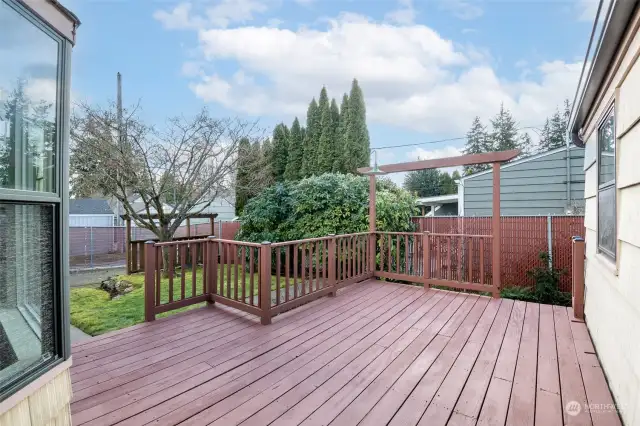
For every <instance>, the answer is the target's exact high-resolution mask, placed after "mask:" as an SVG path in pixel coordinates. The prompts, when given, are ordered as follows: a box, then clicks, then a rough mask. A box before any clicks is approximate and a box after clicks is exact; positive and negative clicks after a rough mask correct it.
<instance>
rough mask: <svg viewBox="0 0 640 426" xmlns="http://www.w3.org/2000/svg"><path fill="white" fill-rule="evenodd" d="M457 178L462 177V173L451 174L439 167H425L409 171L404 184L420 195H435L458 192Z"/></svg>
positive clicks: (408, 189)
mask: <svg viewBox="0 0 640 426" xmlns="http://www.w3.org/2000/svg"><path fill="white" fill-rule="evenodd" d="M456 179H460V173H458V172H457V171H455V172H454V174H453V175H449V173H447V172H441V171H439V170H438V169H424V170H417V171H413V172H409V173H407V175H406V176H405V178H404V184H403V186H404V188H405V189H406V190H407V191H409V192H412V193H414V194H416V195H417V196H418V197H434V196H438V195H447V194H456V193H457V192H458V185H457V184H456V182H455V180H456Z"/></svg>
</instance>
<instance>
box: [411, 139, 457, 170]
mask: <svg viewBox="0 0 640 426" xmlns="http://www.w3.org/2000/svg"><path fill="white" fill-rule="evenodd" d="M462 154H463V152H462V149H461V148H458V147H455V146H452V145H447V146H445V147H443V148H436V149H433V150H427V149H424V148H415V149H414V150H412V151H410V152H409V153H408V154H407V157H408V158H409V160H410V161H416V160H433V159H435V158H444V157H457V156H458V155H462ZM440 170H442V171H445V172H447V173H449V174H451V173H453V172H454V171H455V170H457V171H458V172H460V173H462V167H445V168H442V169H440Z"/></svg>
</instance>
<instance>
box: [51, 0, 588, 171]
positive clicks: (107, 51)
mask: <svg viewBox="0 0 640 426" xmlns="http://www.w3.org/2000/svg"><path fill="white" fill-rule="evenodd" d="M63 3H64V4H65V6H67V7H69V8H70V9H71V10H72V11H73V12H74V13H76V14H77V15H78V17H79V18H80V20H81V21H82V25H81V27H80V28H79V29H78V32H77V45H76V47H75V48H74V52H73V65H72V93H73V98H74V99H76V100H86V101H88V102H90V103H96V104H102V105H105V104H106V103H107V102H108V101H113V100H114V99H115V95H116V73H117V72H121V73H122V75H123V98H124V104H125V106H126V105H132V104H135V103H137V102H140V105H141V108H142V110H141V115H142V118H144V119H145V120H147V121H148V122H150V123H153V124H155V125H157V126H159V127H162V126H163V125H164V123H165V120H166V118H168V117H171V116H175V115H191V114H194V113H196V112H197V111H199V110H200V109H201V108H202V107H203V106H206V107H208V108H209V110H210V111H211V113H212V114H214V115H216V116H219V117H230V116H233V117H235V116H238V117H242V118H245V119H247V120H252V121H254V120H257V121H258V123H259V126H260V127H261V128H263V129H265V131H266V132H270V131H271V129H272V128H273V126H274V125H275V124H276V123H278V122H281V121H282V122H284V123H287V124H290V123H291V122H292V121H293V118H294V117H295V116H298V117H299V118H300V119H301V120H303V121H304V118H305V116H306V110H307V106H308V103H309V101H310V100H311V98H312V97H314V96H315V97H316V98H317V97H318V94H319V92H320V89H321V87H322V86H323V85H324V86H326V87H327V90H328V92H329V96H330V97H335V98H336V100H337V101H338V104H340V98H341V97H342V94H343V93H344V92H346V91H348V90H349V87H350V85H351V81H352V79H353V78H357V79H358V81H359V83H360V86H361V87H362V90H363V92H364V96H365V101H366V106H367V123H368V126H369V133H370V139H371V147H372V148H376V147H386V146H397V145H407V144H418V143H420V144H421V145H419V146H410V147H399V148H393V149H382V150H378V161H379V163H380V164H387V163H393V162H400V161H410V160H415V159H418V158H420V159H428V158H436V157H442V156H449V155H458V154H460V152H461V149H463V147H464V140H455V141H447V142H440V143H429V142H432V141H437V140H440V139H448V138H458V137H463V136H464V135H465V133H466V132H467V130H468V128H469V127H470V126H471V122H472V120H473V118H474V117H475V116H479V117H480V118H481V120H482V121H483V122H484V123H485V124H488V123H489V119H490V118H491V117H492V116H494V115H495V114H496V113H497V112H498V110H499V108H500V104H501V103H504V105H505V107H506V108H508V109H509V110H510V111H511V112H512V114H513V115H514V117H515V119H516V121H517V122H518V124H519V125H520V126H521V127H527V126H534V127H542V124H543V123H544V120H545V118H546V117H547V116H549V115H550V114H552V113H553V112H554V111H555V109H556V108H557V107H558V106H561V104H562V102H563V100H564V99H565V98H570V99H573V96H574V93H575V90H576V85H577V81H578V77H579V74H580V70H581V67H582V61H583V58H584V53H585V50H586V46H587V42H588V38H589V34H590V31H591V26H592V23H593V19H594V16H595V11H596V6H597V3H596V1H595V0H536V1H520V0H501V1H497V0H494V1H479V0H428V1H420V0H343V1H340V0H324V1H323V0H185V1H174V0H66V1H64V2H63ZM528 132H530V134H531V135H532V137H534V138H536V133H535V131H532V130H528ZM425 142H426V143H425ZM394 180H396V181H401V177H398V176H396V177H395V179H394Z"/></svg>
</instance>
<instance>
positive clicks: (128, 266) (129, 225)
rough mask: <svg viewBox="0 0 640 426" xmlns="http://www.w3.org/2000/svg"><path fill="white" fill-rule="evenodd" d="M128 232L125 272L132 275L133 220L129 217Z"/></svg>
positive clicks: (126, 231)
mask: <svg viewBox="0 0 640 426" xmlns="http://www.w3.org/2000/svg"><path fill="white" fill-rule="evenodd" d="M125 223H126V230H125V237H124V239H125V242H124V244H125V247H126V248H125V251H126V254H127V265H126V267H125V272H126V274H127V275H130V274H131V218H130V217H127V218H126V220H125Z"/></svg>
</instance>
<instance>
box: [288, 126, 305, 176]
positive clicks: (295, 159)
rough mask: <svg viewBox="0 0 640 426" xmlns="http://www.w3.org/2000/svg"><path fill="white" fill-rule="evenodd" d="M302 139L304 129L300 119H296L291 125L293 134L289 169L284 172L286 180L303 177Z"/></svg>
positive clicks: (289, 153)
mask: <svg viewBox="0 0 640 426" xmlns="http://www.w3.org/2000/svg"><path fill="white" fill-rule="evenodd" d="M302 138H303V136H302V128H301V127H300V122H299V121H298V117H296V118H295V120H293V124H292V125H291V132H290V135H289V147H288V153H287V167H286V169H285V172H284V178H285V180H298V179H300V177H301V172H302V156H303V152H302V149H303V146H302V144H303V139H302Z"/></svg>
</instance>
